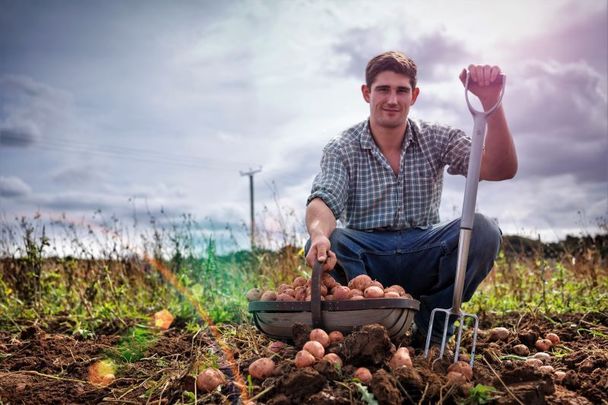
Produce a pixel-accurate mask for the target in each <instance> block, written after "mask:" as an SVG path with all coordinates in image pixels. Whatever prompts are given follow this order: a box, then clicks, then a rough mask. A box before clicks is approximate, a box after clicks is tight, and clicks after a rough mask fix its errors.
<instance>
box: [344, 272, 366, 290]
mask: <svg viewBox="0 0 608 405" xmlns="http://www.w3.org/2000/svg"><path fill="white" fill-rule="evenodd" d="M370 285H372V279H371V277H370V276H368V275H367V274H360V275H358V276H357V277H355V278H353V279H352V280H350V281H349V282H348V287H349V288H351V289H357V290H361V291H365V289H366V288H367V287H369V286H370Z"/></svg>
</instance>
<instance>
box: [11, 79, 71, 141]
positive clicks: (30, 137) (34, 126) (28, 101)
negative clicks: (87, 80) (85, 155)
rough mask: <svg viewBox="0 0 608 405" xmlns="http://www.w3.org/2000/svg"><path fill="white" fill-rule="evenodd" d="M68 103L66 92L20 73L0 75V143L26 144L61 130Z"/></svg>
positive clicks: (66, 119)
mask: <svg viewBox="0 0 608 405" xmlns="http://www.w3.org/2000/svg"><path fill="white" fill-rule="evenodd" d="M71 106H72V97H71V95H70V94H69V93H68V92H66V91H63V90H60V89H57V88H55V87H52V86H48V85H46V84H44V83H41V82H38V81H36V80H34V79H32V78H31V77H28V76H24V75H12V74H5V75H1V76H0V131H1V132H0V134H1V138H0V141H1V142H0V143H1V144H3V145H10V146H29V145H32V144H34V143H37V142H38V141H40V140H41V139H43V138H45V137H48V135H49V134H51V133H55V132H59V131H65V129H66V125H67V124H68V123H69V122H70V121H71V118H72V116H71V114H72V111H71ZM42 129H43V131H42Z"/></svg>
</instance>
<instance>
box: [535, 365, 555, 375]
mask: <svg viewBox="0 0 608 405" xmlns="http://www.w3.org/2000/svg"><path fill="white" fill-rule="evenodd" d="M538 371H540V372H541V373H547V374H553V372H554V371H555V369H554V368H553V366H540V367H539V368H538Z"/></svg>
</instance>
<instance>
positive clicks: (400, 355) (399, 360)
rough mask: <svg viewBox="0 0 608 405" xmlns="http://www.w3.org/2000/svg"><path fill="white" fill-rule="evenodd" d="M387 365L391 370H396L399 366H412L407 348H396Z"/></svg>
mask: <svg viewBox="0 0 608 405" xmlns="http://www.w3.org/2000/svg"><path fill="white" fill-rule="evenodd" d="M388 365H389V367H390V368H391V369H393V370H397V369H398V368H400V367H413V364H412V358H411V357H410V352H409V350H407V348H405V347H400V348H398V349H397V351H396V352H395V354H393V357H391V360H390V362H389V364H388Z"/></svg>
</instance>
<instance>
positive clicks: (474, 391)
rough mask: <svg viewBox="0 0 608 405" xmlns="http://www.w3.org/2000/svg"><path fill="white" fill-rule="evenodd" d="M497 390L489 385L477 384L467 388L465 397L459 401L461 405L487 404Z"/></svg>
mask: <svg viewBox="0 0 608 405" xmlns="http://www.w3.org/2000/svg"><path fill="white" fill-rule="evenodd" d="M497 392H498V391H497V390H496V388H494V387H491V386H489V385H483V384H477V385H476V386H474V387H473V388H471V389H469V392H468V396H467V398H466V399H465V400H464V401H463V402H461V404H462V405H474V404H475V405H476V404H487V403H489V402H490V401H492V400H494V395H495V394H496V393H497Z"/></svg>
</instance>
